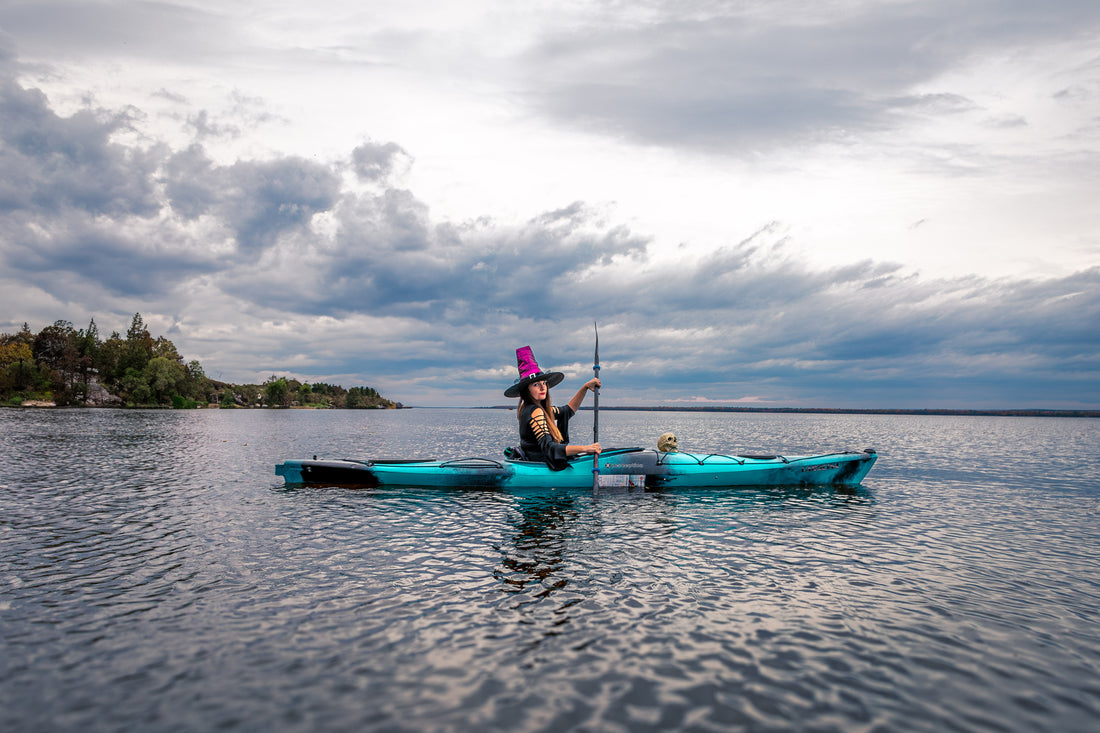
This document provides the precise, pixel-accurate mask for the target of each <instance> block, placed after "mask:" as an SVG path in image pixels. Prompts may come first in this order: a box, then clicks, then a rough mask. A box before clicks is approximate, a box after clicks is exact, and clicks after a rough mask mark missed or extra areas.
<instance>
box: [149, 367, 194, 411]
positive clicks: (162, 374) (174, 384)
mask: <svg viewBox="0 0 1100 733" xmlns="http://www.w3.org/2000/svg"><path fill="white" fill-rule="evenodd" d="M142 378H143V379H144V380H145V383H146V384H147V385H148V387H149V392H150V394H151V395H152V398H153V399H154V400H155V401H156V402H157V403H158V404H162V405H163V404H167V403H168V402H170V401H171V399H172V395H175V394H178V393H179V391H180V385H181V384H182V383H183V381H184V379H185V373H184V369H183V367H182V366H181V365H180V364H177V363H176V362H174V361H172V360H171V359H169V358H167V357H165V356H154V357H153V358H152V359H150V360H149V363H148V364H146V365H145V369H144V370H143V371H142Z"/></svg>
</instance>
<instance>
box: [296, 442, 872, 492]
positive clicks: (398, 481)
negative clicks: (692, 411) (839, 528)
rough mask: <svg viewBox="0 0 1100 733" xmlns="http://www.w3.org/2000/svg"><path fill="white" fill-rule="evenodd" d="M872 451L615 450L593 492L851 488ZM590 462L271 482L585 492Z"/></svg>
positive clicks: (336, 463)
mask: <svg viewBox="0 0 1100 733" xmlns="http://www.w3.org/2000/svg"><path fill="white" fill-rule="evenodd" d="M877 457H878V456H877V454H876V453H875V451H874V449H873V448H867V449H864V450H863V451H860V452H854V451H844V452H842V453H825V454H821V455H811V456H780V455H768V456H762V455H750V456H726V455H717V454H705V455H704V454H700V453H661V452H659V451H655V450H652V449H644V448H617V449H614V450H606V451H604V452H603V453H602V454H600V461H599V473H598V480H599V485H600V486H601V487H602V486H608V487H614V486H621V487H630V488H646V489H662V488H668V489H702V488H708V489H709V488H722V487H729V486H805V485H839V486H858V485H859V483H860V482H861V481H862V480H863V477H864V476H866V475H867V472H868V471H870V470H871V466H873V465H874V464H875V459H876V458H877ZM592 474H593V467H592V456H591V455H587V456H577V457H576V458H574V459H572V460H571V461H570V463H569V465H568V466H567V467H566V468H565V469H563V470H560V471H554V470H551V469H550V468H549V467H548V466H547V465H546V464H545V463H543V462H542V461H523V460H514V459H511V458H507V457H501V458H459V459H455V460H447V461H437V460H429V459H373V460H351V459H342V460H317V458H316V456H314V458H313V460H287V461H284V462H283V463H280V464H278V465H277V466H275V475H276V476H282V477H283V478H284V479H285V481H286V483H288V484H314V485H333V486H362V487H379V486H394V487H397V486H415V487H422V488H480V489H532V488H558V489H571V488H578V489H583V488H592V484H593V476H592Z"/></svg>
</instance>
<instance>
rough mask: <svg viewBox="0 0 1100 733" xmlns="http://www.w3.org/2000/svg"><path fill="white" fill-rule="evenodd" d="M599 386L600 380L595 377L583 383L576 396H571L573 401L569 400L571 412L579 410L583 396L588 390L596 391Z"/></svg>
mask: <svg viewBox="0 0 1100 733" xmlns="http://www.w3.org/2000/svg"><path fill="white" fill-rule="evenodd" d="M599 386H600V380H599V379H597V378H596V377H592V379H589V380H588V381H587V382H585V383H584V384H583V385H582V386H581V388H580V389H578V390H577V394H575V395H573V399H571V400H569V406H570V407H572V408H573V412H576V411H577V410H579V409H580V407H581V403H582V402H584V396H585V394H587V393H588V391H589V390H595V389H598V388H599Z"/></svg>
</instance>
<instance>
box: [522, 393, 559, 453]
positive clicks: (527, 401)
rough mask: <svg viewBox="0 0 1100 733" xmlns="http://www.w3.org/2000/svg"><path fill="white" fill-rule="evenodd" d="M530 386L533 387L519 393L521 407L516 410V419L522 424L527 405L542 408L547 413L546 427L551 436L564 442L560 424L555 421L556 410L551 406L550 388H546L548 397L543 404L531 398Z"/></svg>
mask: <svg viewBox="0 0 1100 733" xmlns="http://www.w3.org/2000/svg"><path fill="white" fill-rule="evenodd" d="M530 386H531V385H527V386H525V387H524V388H523V389H521V390H520V391H519V407H518V408H517V409H516V419H518V420H520V421H521V422H522V420H523V408H524V407H525V406H526V405H534V406H535V407H541V408H542V411H543V412H544V413H546V426H547V427H548V428H549V429H550V435H551V436H552V437H553V438H554V440H555V441H557V442H558V443H560V442H562V437H561V431H560V430H558V422H557V420H555V419H554V408H553V407H551V406H550V388H549V387H547V388H546V397H545V398H544V399H543V400H542V402H535V400H534V399H532V397H531V390H530V389H529V387H530Z"/></svg>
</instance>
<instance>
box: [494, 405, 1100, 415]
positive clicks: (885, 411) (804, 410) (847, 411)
mask: <svg viewBox="0 0 1100 733" xmlns="http://www.w3.org/2000/svg"><path fill="white" fill-rule="evenodd" d="M483 409H487V410H514V409H515V407H514V406H511V405H494V406H493V407H487V408H483ZM581 409H582V410H591V409H592V408H591V407H581ZM600 410H603V411H608V412H750V413H751V412H761V413H795V414H812V415H944V416H962V417H967V416H973V417H1100V410H950V409H926V410H903V409H889V408H855V407H852V408H848V407H835V408H834V407H715V406H706V407H703V406H683V407H669V406H658V407H618V406H615V407H612V406H601V407H600Z"/></svg>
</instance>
